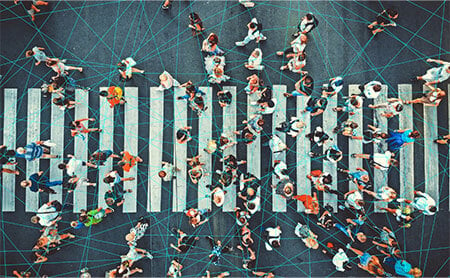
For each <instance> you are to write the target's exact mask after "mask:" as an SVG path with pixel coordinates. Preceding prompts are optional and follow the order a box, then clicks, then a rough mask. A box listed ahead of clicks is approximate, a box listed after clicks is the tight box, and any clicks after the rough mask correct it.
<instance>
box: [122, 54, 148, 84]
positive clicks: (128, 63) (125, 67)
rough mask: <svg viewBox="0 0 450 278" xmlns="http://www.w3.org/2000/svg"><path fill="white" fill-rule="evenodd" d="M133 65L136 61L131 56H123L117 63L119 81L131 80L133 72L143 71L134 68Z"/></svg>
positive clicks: (142, 71)
mask: <svg viewBox="0 0 450 278" xmlns="http://www.w3.org/2000/svg"><path fill="white" fill-rule="evenodd" d="M135 65H136V61H135V60H134V59H133V58H131V57H128V58H125V59H123V60H122V61H120V62H119V63H118V64H117V68H118V70H119V74H120V80H121V81H127V80H131V78H132V77H133V73H135V72H137V73H144V70H141V69H138V68H135V67H134V66H135Z"/></svg>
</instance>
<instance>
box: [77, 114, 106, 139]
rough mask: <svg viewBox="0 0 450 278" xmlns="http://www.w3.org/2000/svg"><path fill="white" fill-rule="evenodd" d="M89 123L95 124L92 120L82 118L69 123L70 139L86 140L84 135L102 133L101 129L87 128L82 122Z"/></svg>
mask: <svg viewBox="0 0 450 278" xmlns="http://www.w3.org/2000/svg"><path fill="white" fill-rule="evenodd" d="M85 121H90V122H95V119H94V118H82V119H78V120H75V121H72V123H71V129H70V135H72V137H75V136H80V137H81V138H82V139H83V140H84V139H85V138H86V137H85V134H88V133H90V132H102V129H101V128H87V127H86V126H85V125H84V124H83V122H85Z"/></svg>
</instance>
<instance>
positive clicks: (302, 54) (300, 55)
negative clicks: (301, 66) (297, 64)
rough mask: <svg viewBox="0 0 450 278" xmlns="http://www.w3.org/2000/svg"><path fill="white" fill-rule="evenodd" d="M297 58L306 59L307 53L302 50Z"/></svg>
mask: <svg viewBox="0 0 450 278" xmlns="http://www.w3.org/2000/svg"><path fill="white" fill-rule="evenodd" d="M297 59H298V60H299V61H304V60H305V59H306V53H305V51H302V52H301V53H299V54H298V55H297Z"/></svg>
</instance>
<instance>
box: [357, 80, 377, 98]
mask: <svg viewBox="0 0 450 278" xmlns="http://www.w3.org/2000/svg"><path fill="white" fill-rule="evenodd" d="M359 89H360V90H361V92H362V93H363V94H364V96H365V97H366V98H368V99H376V98H377V97H378V96H379V95H380V93H381V89H382V84H381V82H380V81H370V82H369V83H367V84H365V85H364V86H362V85H361V86H360V87H359Z"/></svg>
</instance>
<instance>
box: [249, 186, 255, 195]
mask: <svg viewBox="0 0 450 278" xmlns="http://www.w3.org/2000/svg"><path fill="white" fill-rule="evenodd" d="M247 195H249V196H253V195H255V190H254V189H253V188H250V187H249V188H247Z"/></svg>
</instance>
